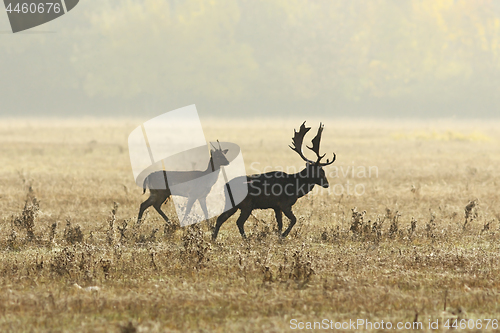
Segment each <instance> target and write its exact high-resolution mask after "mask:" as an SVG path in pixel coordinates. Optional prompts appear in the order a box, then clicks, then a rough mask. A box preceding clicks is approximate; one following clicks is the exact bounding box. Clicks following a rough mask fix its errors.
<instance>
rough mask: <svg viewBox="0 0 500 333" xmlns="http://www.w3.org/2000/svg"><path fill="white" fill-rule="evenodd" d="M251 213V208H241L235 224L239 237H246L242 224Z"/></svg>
mask: <svg viewBox="0 0 500 333" xmlns="http://www.w3.org/2000/svg"><path fill="white" fill-rule="evenodd" d="M251 213H252V209H247V210H243V209H242V210H241V214H240V216H239V217H238V220H236V225H237V226H238V229H240V234H241V237H243V238H247V235H245V229H244V228H243V226H244V225H245V222H246V221H247V219H248V217H249V216H250V214H251Z"/></svg>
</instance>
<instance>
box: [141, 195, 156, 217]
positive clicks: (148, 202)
mask: <svg viewBox="0 0 500 333" xmlns="http://www.w3.org/2000/svg"><path fill="white" fill-rule="evenodd" d="M155 199H156V198H155V196H153V195H150V196H149V198H147V199H146V201H144V202H143V203H142V204H141V207H140V208H139V215H138V216H137V224H140V223H141V222H142V221H141V220H142V215H143V214H144V211H145V210H146V209H148V208H149V207H150V206H152V205H153V204H154V203H155Z"/></svg>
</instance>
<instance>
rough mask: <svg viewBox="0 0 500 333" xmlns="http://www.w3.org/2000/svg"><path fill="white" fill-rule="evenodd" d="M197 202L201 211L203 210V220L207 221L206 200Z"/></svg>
mask: <svg viewBox="0 0 500 333" xmlns="http://www.w3.org/2000/svg"><path fill="white" fill-rule="evenodd" d="M198 201H199V203H200V206H201V210H203V214H204V215H205V220H208V209H207V198H206V197H204V198H199V199H198Z"/></svg>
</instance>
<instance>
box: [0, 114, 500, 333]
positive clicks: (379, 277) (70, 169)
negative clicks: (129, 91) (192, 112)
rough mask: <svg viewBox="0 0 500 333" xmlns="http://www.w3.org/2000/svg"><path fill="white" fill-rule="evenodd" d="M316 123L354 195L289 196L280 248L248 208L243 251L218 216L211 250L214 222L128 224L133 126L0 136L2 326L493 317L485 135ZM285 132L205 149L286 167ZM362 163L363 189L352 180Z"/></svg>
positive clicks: (275, 326) (230, 327)
mask: <svg viewBox="0 0 500 333" xmlns="http://www.w3.org/2000/svg"><path fill="white" fill-rule="evenodd" d="M323 121H324V122H325V123H326V124H327V125H328V129H329V132H328V133H326V132H325V136H324V137H323V142H322V147H324V149H328V150H335V152H336V153H337V156H338V158H337V162H336V163H338V164H337V165H336V167H337V168H338V169H336V170H337V171H338V175H339V177H335V176H334V171H335V169H332V168H333V166H331V167H328V168H325V171H326V172H327V174H329V175H330V177H329V182H330V185H331V190H332V191H333V190H334V189H335V187H334V185H335V184H346V182H347V181H349V182H350V184H351V191H352V190H353V187H352V186H353V185H355V184H364V186H365V193H364V194H363V195H361V196H357V195H352V193H351V194H350V195H348V194H347V193H346V192H344V193H343V194H340V195H336V194H334V193H333V192H331V193H330V194H329V195H327V193H326V192H316V193H312V194H311V195H308V196H306V197H304V198H301V199H299V201H298V202H297V204H296V205H295V206H294V213H295V215H296V216H297V219H298V221H297V224H296V226H295V228H294V229H293V231H292V232H291V233H290V235H289V236H288V237H287V238H286V239H281V238H279V237H278V236H276V233H275V232H274V231H275V229H276V221H275V219H274V214H272V212H271V211H254V213H253V217H252V216H251V217H250V218H249V220H248V222H247V225H246V226H247V236H248V240H247V241H243V240H242V239H241V237H240V235H239V234H238V229H237V228H236V226H235V225H234V222H235V220H236V218H237V217H232V218H231V219H230V220H229V221H228V222H227V223H226V224H225V225H224V226H223V227H222V228H221V231H220V234H219V238H218V241H217V242H211V241H210V232H211V227H212V225H213V222H214V220H212V221H210V222H208V223H202V224H199V225H194V226H191V227H186V228H179V227H178V223H179V222H178V220H177V217H176V216H175V209H174V208H173V206H172V203H167V204H166V205H165V206H164V211H165V212H166V214H167V215H168V216H169V218H170V219H171V220H172V222H173V224H165V221H164V220H163V219H162V218H161V217H160V216H159V215H157V214H149V215H148V214H147V213H146V215H145V217H144V223H143V224H142V225H140V226H136V225H135V219H136V218H137V216H136V214H137V207H138V205H139V204H140V202H141V201H142V200H143V199H144V198H143V197H142V196H141V193H142V189H141V188H139V187H137V186H136V185H135V184H134V182H133V179H132V173H131V170H130V163H129V160H128V158H129V156H128V154H127V148H126V138H127V135H128V133H129V131H130V130H131V129H132V128H133V127H135V126H136V124H137V122H134V121H119V122H117V123H111V122H109V123H106V122H103V123H100V124H97V123H93V122H92V121H87V122H80V121H79V122H74V123H73V122H71V121H65V122H59V123H55V124H54V123H51V122H49V121H39V122H36V123H35V122H31V123H30V122H23V121H8V122H4V123H2V124H1V125H0V151H1V156H2V157H3V158H2V168H1V169H0V199H1V200H0V218H1V220H2V222H1V224H0V254H1V255H0V263H1V265H0V270H1V274H0V330H1V331H2V332H8V331H12V332H14V331H15V332H22V331H26V332H31V331H87V332H99V331H100V332H145V331H148V332H164V331H182V332H184V331H233V332H239V331H243V332H245V331H246V332H255V331H267V332H281V331H289V330H290V320H291V319H294V318H295V319H297V320H299V321H321V320H322V319H325V318H327V319H331V320H334V321H345V320H347V321H348V320H349V319H352V320H355V319H358V318H362V319H369V320H373V321H377V320H378V321H380V320H384V321H392V322H394V323H395V322H397V321H402V322H413V321H414V320H415V319H417V320H419V321H422V322H423V323H424V328H425V329H424V330H427V323H428V319H429V318H430V319H432V320H436V319H439V320H441V319H445V318H466V319H469V318H472V319H485V318H491V319H494V318H496V317H495V316H497V314H498V295H499V288H500V280H499V279H498V276H500V264H499V259H500V254H499V235H500V230H499V228H500V223H499V215H498V214H499V211H498V208H497V207H498V202H499V195H498V184H499V181H500V178H499V176H500V171H499V169H498V167H497V165H498V162H499V160H500V151H499V148H498V139H499V137H498V136H496V134H495V132H494V130H493V129H494V128H495V126H496V128H498V124H470V123H469V124H465V123H453V124H447V125H446V126H445V125H443V124H436V125H435V126H434V128H433V129H435V130H438V131H439V130H445V129H448V128H450V127H451V128H453V130H455V131H459V132H462V133H465V134H467V133H470V132H472V131H473V130H476V131H481V133H483V134H484V135H485V136H488V137H489V138H490V140H488V141H474V140H470V141H469V140H447V141H441V140H434V139H429V140H422V139H418V138H416V139H412V138H404V139H396V138H395V137H394V136H393V134H394V133H396V132H398V133H401V132H404V131H407V132H408V133H410V132H411V131H414V130H427V129H428V127H429V126H427V125H426V124H423V123H421V124H411V125H410V124H404V123H398V124H395V123H375V124H368V123H367V124H359V123H355V122H347V121H344V122H339V121H333V120H323ZM298 122H299V123H300V120H299V121H298ZM308 122H309V123H311V124H313V122H312V120H308ZM296 123H297V120H296V119H294V120H290V122H288V121H286V122H284V121H275V122H270V121H265V122H264V121H259V122H257V121H255V124H252V126H248V122H246V123H238V122H236V121H235V122H231V123H220V122H215V121H214V122H209V123H207V129H206V137H207V139H209V140H211V139H213V138H215V137H217V138H220V139H221V140H225V141H233V142H236V143H238V144H239V145H240V146H241V147H242V152H243V154H244V159H245V162H246V164H247V172H248V173H255V172H256V171H264V170H263V169H264V167H265V166H267V165H270V166H272V167H273V169H279V167H283V168H285V171H286V167H287V166H295V167H296V170H299V169H300V168H301V167H302V165H301V164H300V163H297V159H296V155H295V154H294V153H293V152H291V151H290V149H289V148H288V147H287V145H288V144H289V140H290V134H291V128H293V127H294V126H296V125H295V124H296ZM227 128H232V130H230V131H229V132H228V131H227ZM242 133H244V134H245V136H242ZM252 162H259V163H260V164H259V165H256V164H253V165H252ZM353 166H354V168H355V173H354V177H352V176H353V174H352V173H351V171H349V172H348V173H347V174H346V176H345V177H344V176H343V174H342V173H343V172H345V170H346V168H347V167H353ZM361 166H365V167H367V168H368V167H369V166H377V169H378V177H377V176H375V174H372V177H370V178H368V177H366V178H363V177H358V176H359V175H361V173H360V172H361V169H359V168H358V167H361ZM341 168H343V169H341ZM349 170H351V169H349ZM358 172H359V174H358ZM338 189H339V187H337V190H338ZM284 222H285V223H287V221H286V220H285V221H284ZM497 319H498V318H497Z"/></svg>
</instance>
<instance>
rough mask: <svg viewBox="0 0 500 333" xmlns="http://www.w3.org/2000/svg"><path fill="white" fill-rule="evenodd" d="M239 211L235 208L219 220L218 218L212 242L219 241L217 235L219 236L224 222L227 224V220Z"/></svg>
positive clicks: (223, 214) (222, 215)
mask: <svg viewBox="0 0 500 333" xmlns="http://www.w3.org/2000/svg"><path fill="white" fill-rule="evenodd" d="M237 210H238V208H236V207H234V208H231V209H230V210H228V211H226V212H224V213H222V214H221V215H220V216H219V217H218V218H217V223H216V224H215V229H214V232H213V233H212V240H216V239H217V235H218V234H219V229H220V227H221V226H222V224H223V223H224V222H226V220H227V219H228V218H230V217H231V216H232V215H233V214H234V213H236V211H237Z"/></svg>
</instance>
